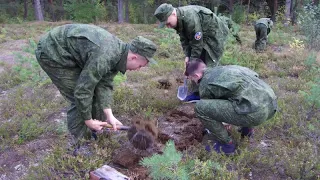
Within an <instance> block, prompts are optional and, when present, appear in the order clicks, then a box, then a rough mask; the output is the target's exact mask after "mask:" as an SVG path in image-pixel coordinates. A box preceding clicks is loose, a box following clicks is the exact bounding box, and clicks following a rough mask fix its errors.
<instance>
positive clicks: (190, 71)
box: [184, 59, 204, 76]
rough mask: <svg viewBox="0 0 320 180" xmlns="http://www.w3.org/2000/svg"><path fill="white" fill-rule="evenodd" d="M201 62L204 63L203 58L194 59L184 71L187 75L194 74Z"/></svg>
mask: <svg viewBox="0 0 320 180" xmlns="http://www.w3.org/2000/svg"><path fill="white" fill-rule="evenodd" d="M201 63H204V62H203V61H202V60H201V59H193V60H192V61H189V62H188V64H187V67H186V71H185V73H184V75H185V76H191V75H193V74H194V73H195V72H196V71H197V70H198V69H199V66H200V65H201Z"/></svg>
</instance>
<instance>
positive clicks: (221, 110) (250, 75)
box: [195, 65, 277, 143]
mask: <svg viewBox="0 0 320 180" xmlns="http://www.w3.org/2000/svg"><path fill="white" fill-rule="evenodd" d="M199 90H200V98H201V100H200V101H198V102H197V103H196V107H195V111H196V115H197V117H198V118H199V119H200V120H201V121H202V122H203V123H204V126H205V127H206V128H208V129H209V130H210V131H211V133H212V135H213V136H214V138H216V139H217V140H219V141H220V142H222V143H229V142H230V141H231V140H232V139H231V137H229V135H228V132H227V130H226V129H225V128H224V126H223V124H222V122H225V123H228V124H232V125H236V126H242V127H253V126H257V125H259V124H261V123H263V122H265V121H266V120H268V119H270V118H271V117H273V115H274V113H275V112H276V109H277V101H276V99H277V98H276V96H275V94H274V92H273V90H272V89H271V87H270V86H269V85H268V84H266V83H265V82H264V81H262V80H261V79H259V77H258V74H257V73H256V72H254V71H252V70H250V69H248V68H245V67H241V66H235V65H230V66H217V67H214V68H208V69H207V70H206V71H205V72H204V76H203V78H202V79H201V81H200V87H199Z"/></svg>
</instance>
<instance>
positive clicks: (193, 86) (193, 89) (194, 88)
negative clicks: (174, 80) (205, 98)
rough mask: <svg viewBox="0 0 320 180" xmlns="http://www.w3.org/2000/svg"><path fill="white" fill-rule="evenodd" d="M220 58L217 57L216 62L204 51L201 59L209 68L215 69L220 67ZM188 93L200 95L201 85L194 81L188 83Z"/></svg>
mask: <svg viewBox="0 0 320 180" xmlns="http://www.w3.org/2000/svg"><path fill="white" fill-rule="evenodd" d="M220 58H221V57H220V56H219V57H218V56H217V57H215V59H216V61H215V62H214V61H213V60H212V59H211V58H210V56H209V54H208V52H207V51H206V50H204V49H203V50H202V53H201V56H200V59H201V60H202V61H203V62H204V63H205V64H206V65H207V66H208V67H215V66H218V65H219V60H220ZM188 91H189V93H199V84H197V83H195V82H194V81H188Z"/></svg>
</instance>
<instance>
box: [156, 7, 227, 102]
mask: <svg viewBox="0 0 320 180" xmlns="http://www.w3.org/2000/svg"><path fill="white" fill-rule="evenodd" d="M154 15H155V16H156V18H157V19H158V20H159V21H160V27H164V26H167V27H168V28H173V29H175V30H176V31H177V33H178V34H179V36H180V41H181V45H182V48H183V51H184V54H185V64H187V63H188V62H189V59H190V60H191V61H192V59H196V58H199V59H202V60H203V61H204V62H205V63H206V64H207V66H209V67H214V66H216V65H218V63H219V60H220V58H221V56H222V54H223V51H224V46H225V42H226V40H227V36H228V31H229V30H228V27H227V26H226V25H225V24H224V23H223V22H222V21H221V19H220V18H218V17H217V16H216V15H215V14H214V13H213V12H212V11H211V10H210V9H207V8H205V7H201V6H195V5H189V6H183V7H178V8H174V7H173V6H172V5H171V4H166V3H164V4H161V5H160V6H159V7H158V8H157V9H156V11H155V13H154ZM191 92H192V94H191V95H189V96H187V98H186V99H185V100H186V101H189V100H197V99H199V95H198V94H199V93H198V87H197V86H196V85H195V84H193V85H192V87H191Z"/></svg>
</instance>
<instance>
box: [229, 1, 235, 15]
mask: <svg viewBox="0 0 320 180" xmlns="http://www.w3.org/2000/svg"><path fill="white" fill-rule="evenodd" d="M233 3H234V2H233V0H230V3H229V12H230V14H232V12H233Z"/></svg>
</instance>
